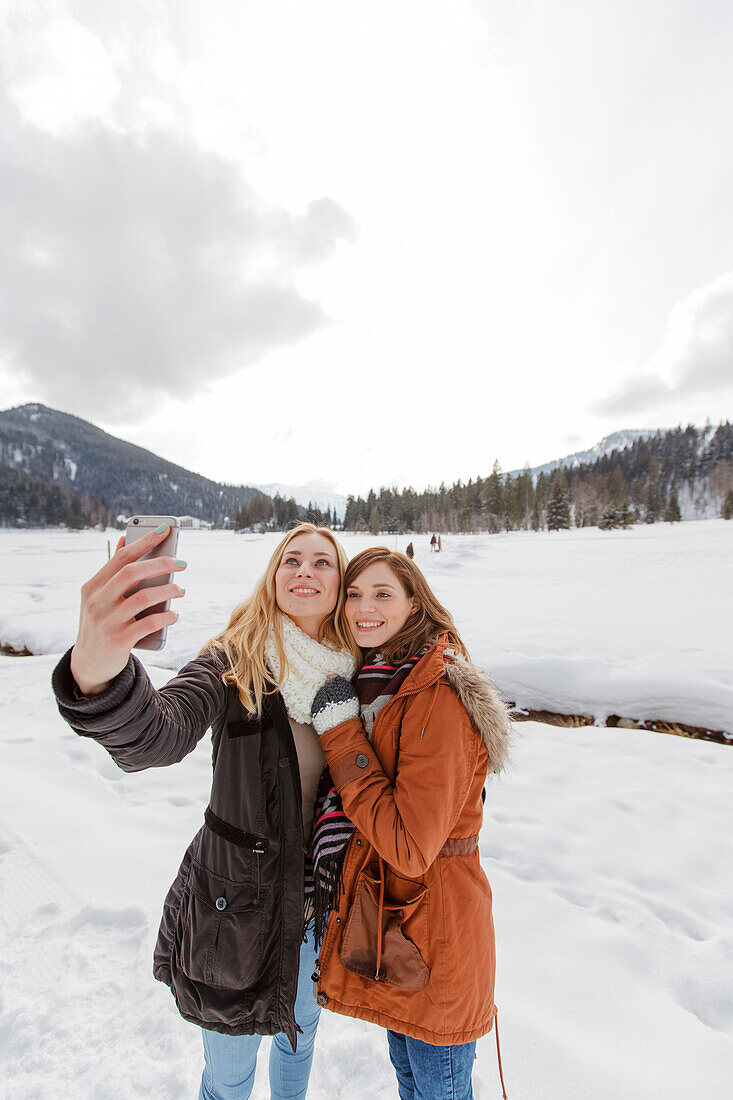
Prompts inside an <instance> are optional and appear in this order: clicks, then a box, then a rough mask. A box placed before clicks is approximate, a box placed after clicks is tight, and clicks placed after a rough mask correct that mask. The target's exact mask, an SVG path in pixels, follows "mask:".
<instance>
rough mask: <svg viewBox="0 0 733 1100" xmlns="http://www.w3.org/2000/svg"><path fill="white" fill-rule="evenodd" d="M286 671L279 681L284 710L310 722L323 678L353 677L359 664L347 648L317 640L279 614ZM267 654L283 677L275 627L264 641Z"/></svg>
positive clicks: (276, 672)
mask: <svg viewBox="0 0 733 1100" xmlns="http://www.w3.org/2000/svg"><path fill="white" fill-rule="evenodd" d="M279 618H280V624H281V626H282V634H283V647H284V649H285V659H286V661H287V672H286V674H285V678H284V680H283V682H282V683H281V684H280V694H281V695H282V697H283V701H284V703H285V709H286V710H287V712H288V714H289V715H290V717H291V718H292V719H294V721H296V722H302V723H304V724H305V725H310V724H311V703H312V702H313V697H314V695H315V694H316V692H317V691H318V689H319V688H320V687H322V686H323V683H324V681H325V680H326V678H327V677H328V676H330V675H331V674H332V673H335V674H336V675H338V676H345V677H346V679H347V680H350V679H351V678H352V677H353V675H354V669H355V667H356V665H355V662H354V658H353V657H352V655H351V653H350V652H349V650H348V649H332V648H331V646H330V645H325V644H324V643H322V642H316V641H314V639H313V638H309V637H308V635H307V634H304V633H303V631H302V630H301V629H300V628H299V627H297V626H296V625H295V623H294V622H293V620H292V619H289V618H288V616H287V615H280V617H279ZM265 656H266V657H267V663H268V664H269V666H270V668H271V669H272V672H273V673H274V675H275V679H276V680H278V679H279V678H280V661H279V660H278V656H277V647H276V645H275V631H274V629H272V630H271V631H270V635H269V637H268V639H267V641H266V643H265Z"/></svg>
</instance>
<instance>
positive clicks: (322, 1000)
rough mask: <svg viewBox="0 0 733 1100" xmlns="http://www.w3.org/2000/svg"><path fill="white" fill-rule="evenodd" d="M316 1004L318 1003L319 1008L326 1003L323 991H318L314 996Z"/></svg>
mask: <svg viewBox="0 0 733 1100" xmlns="http://www.w3.org/2000/svg"><path fill="white" fill-rule="evenodd" d="M316 1004H317V1005H320V1006H321V1008H325V1007H326V1005H327V1004H328V997H327V996H326V994H325V993H319V994H318V996H317V997H316Z"/></svg>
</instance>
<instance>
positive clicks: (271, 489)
mask: <svg viewBox="0 0 733 1100" xmlns="http://www.w3.org/2000/svg"><path fill="white" fill-rule="evenodd" d="M335 484H336V483H335V482H333V481H309V482H306V483H305V484H304V485H282V484H281V483H280V482H272V484H270V485H255V489H259V491H260V492H261V493H265V494H266V495H267V496H270V497H274V496H280V497H285V498H286V499H290V498H291V497H292V499H293V500H294V501H295V503H296V504H300V505H302V506H303V507H304V508H307V507H308V505H309V504H311V505H315V507H316V508H318V509H319V510H320V511H321V512H326V511H330V512H335V513H336V515H337V516H338V518H339V519H343V518H344V513H345V511H346V502H347V498H346V497H345V496H344V495H343V493H337V492H335V490H334V486H335Z"/></svg>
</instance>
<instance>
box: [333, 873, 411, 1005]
mask: <svg viewBox="0 0 733 1100" xmlns="http://www.w3.org/2000/svg"><path fill="white" fill-rule="evenodd" d="M379 894H380V881H379V867H378V865H377V864H375V863H370V864H369V865H368V866H367V867H365V868H364V870H363V871H361V872H360V873H359V876H358V878H357V880H356V888H355V891H354V900H353V902H352V905H351V911H350V913H349V916H348V919H347V921H346V928H345V929H344V935H343V940H342V942H341V950H340V953H339V955H340V959H341V965H342V966H343V967H344V968H345V969H346V970H350V971H352V972H353V973H354V974H360V975H361V976H362V977H363V978H371V979H373V980H377V981H380V982H385V983H386V984H387V985H392V986H395V987H396V988H397V989H410V990H415V989H424V988H425V986H426V985H427V984H428V981H429V980H430V967H429V966H428V964H427V963H426V961H425V958H424V955H427V945H428V942H429V941H428V934H429V933H428V899H429V895H428V888H427V886H425V885H424V884H423V883H421V882H415V881H414V880H413V879H406V878H402V877H401V876H400V875H396V874H395V873H394V871H390V870H389V869H387V868H386V867H385V869H384V898H383V901H382V906H381V914H380V905H379ZM380 919H381V925H382V953H381V958H380V960H379V975H378V976H377V944H378V939H379V923H380Z"/></svg>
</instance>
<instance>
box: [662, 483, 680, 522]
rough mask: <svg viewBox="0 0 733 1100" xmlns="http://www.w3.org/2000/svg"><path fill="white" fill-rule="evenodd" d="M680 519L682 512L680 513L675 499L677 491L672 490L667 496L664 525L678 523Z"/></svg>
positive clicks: (678, 503)
mask: <svg viewBox="0 0 733 1100" xmlns="http://www.w3.org/2000/svg"><path fill="white" fill-rule="evenodd" d="M681 519H682V512H681V511H680V502H679V498H678V497H677V490H676V489H672V490H671V491H670V494H669V501H668V503H667V508H666V511H665V513H664V520H665V522H666V523H679V522H680V520H681Z"/></svg>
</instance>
